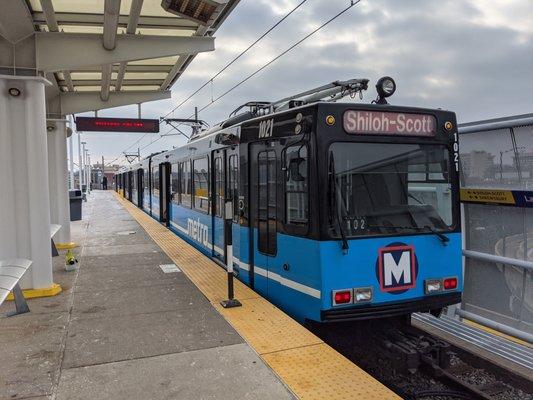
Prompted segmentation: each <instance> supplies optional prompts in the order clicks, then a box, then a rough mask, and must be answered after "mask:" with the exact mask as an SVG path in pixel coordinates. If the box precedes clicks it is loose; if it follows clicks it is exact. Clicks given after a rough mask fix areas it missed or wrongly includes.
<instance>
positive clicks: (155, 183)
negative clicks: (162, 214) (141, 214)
mask: <svg viewBox="0 0 533 400" xmlns="http://www.w3.org/2000/svg"><path fill="white" fill-rule="evenodd" d="M152 195H153V196H156V197H157V198H159V166H157V167H153V168H152Z"/></svg>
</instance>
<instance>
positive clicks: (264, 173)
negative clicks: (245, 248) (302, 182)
mask: <svg viewBox="0 0 533 400" xmlns="http://www.w3.org/2000/svg"><path fill="white" fill-rule="evenodd" d="M257 164H258V167H259V171H258V179H257V189H258V202H257V211H258V213H257V214H258V215H257V225H258V246H257V247H258V250H259V251H260V252H261V253H265V254H269V255H275V254H276V252H277V241H276V218H277V215H276V208H277V204H276V153H275V152H274V151H272V150H268V151H262V152H260V153H259V154H258V158H257Z"/></svg>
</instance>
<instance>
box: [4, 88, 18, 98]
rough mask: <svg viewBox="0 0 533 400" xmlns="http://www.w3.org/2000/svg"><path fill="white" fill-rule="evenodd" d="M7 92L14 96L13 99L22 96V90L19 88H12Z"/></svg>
mask: <svg viewBox="0 0 533 400" xmlns="http://www.w3.org/2000/svg"><path fill="white" fill-rule="evenodd" d="M7 92H8V93H9V95H10V96H13V97H19V96H20V93H21V91H20V89H19V88H17V87H10V88H9V89H8V90H7Z"/></svg>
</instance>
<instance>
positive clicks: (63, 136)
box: [47, 119, 72, 246]
mask: <svg viewBox="0 0 533 400" xmlns="http://www.w3.org/2000/svg"><path fill="white" fill-rule="evenodd" d="M47 131H48V134H47V135H48V179H49V188H50V220H51V222H52V224H57V225H61V229H60V230H59V232H58V233H57V236H56V237H55V238H54V241H55V243H56V246H58V245H59V246H70V245H72V243H71V238H70V205H69V196H68V187H67V181H68V178H67V176H68V171H67V120H66V119H61V120H48V121H47Z"/></svg>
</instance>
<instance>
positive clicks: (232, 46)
mask: <svg viewBox="0 0 533 400" xmlns="http://www.w3.org/2000/svg"><path fill="white" fill-rule="evenodd" d="M299 2H300V0H275V1H272V0H241V2H240V4H239V5H238V6H237V8H236V9H235V10H234V12H233V13H232V14H231V15H230V16H229V18H228V19H227V20H226V21H225V22H224V24H223V25H222V27H221V28H220V29H219V30H218V31H217V33H216V41H215V47H216V50H215V51H214V52H209V53H203V54H199V55H198V56H197V57H196V59H195V60H194V62H193V63H192V64H191V65H190V66H189V67H188V68H187V70H186V72H185V73H184V74H183V75H182V76H181V77H180V78H179V80H178V81H177V82H176V83H175V85H174V87H173V88H172V99H171V100H165V101H158V102H152V103H146V104H144V105H143V117H145V118H159V117H160V116H163V115H165V114H166V113H168V112H169V111H170V110H171V109H172V108H173V107H174V106H175V105H177V103H179V102H181V101H182V100H183V99H185V98H186V97H187V96H188V95H189V94H190V93H191V92H193V91H194V90H196V89H197V88H198V87H199V86H200V85H201V84H203V83H204V82H205V81H207V80H209V79H210V78H211V76H212V75H214V74H215V73H216V72H218V71H219V69H220V68H221V67H223V66H224V65H225V64H226V63H227V62H228V61H230V60H231V59H232V58H233V57H235V56H236V55H237V54H238V53H239V52H241V51H242V50H244V49H245V48H246V47H247V46H248V45H249V44H250V43H252V42H253V41H254V40H255V39H256V38H257V37H259V36H260V35H261V34H262V33H263V32H264V31H266V30H267V29H268V28H270V27H271V26H272V25H273V24H274V23H275V22H276V21H277V20H279V19H280V18H281V17H282V16H283V15H285V14H286V13H287V12H288V11H290V9H292V8H293V7H294V6H295V5H296V4H298V3H299ZM348 4H349V1H348V0H308V1H307V2H306V3H305V4H304V5H303V6H302V7H301V8H300V9H298V10H297V11H296V12H295V13H294V14H293V15H291V16H290V17H289V18H288V19H287V20H286V21H285V22H284V23H283V24H282V25H281V26H279V27H278V28H277V29H276V30H275V31H273V32H272V33H271V34H270V35H269V36H267V38H265V39H264V40H263V41H262V42H260V43H259V44H258V45H256V47H254V49H253V50H252V51H250V52H249V53H247V54H246V55H245V56H244V57H243V58H241V59H240V60H239V61H238V62H237V63H236V64H234V65H233V66H232V67H230V68H229V69H228V70H227V71H226V72H225V73H224V74H222V75H221V76H219V77H218V78H217V79H216V80H215V81H214V83H213V85H212V87H211V85H209V86H208V87H206V88H205V89H204V90H203V91H202V92H200V93H199V94H198V95H197V96H195V97H194V98H193V99H191V100H190V101H189V102H188V103H186V104H185V105H184V106H182V107H181V108H179V109H178V110H177V111H176V112H175V114H174V116H175V117H182V118H184V117H189V116H190V115H191V113H192V112H193V111H194V106H198V107H202V106H205V105H206V104H208V103H209V102H210V101H211V96H212V95H213V96H214V97H217V95H219V94H220V93H223V92H224V91H225V90H227V89H228V88H230V87H231V86H232V85H233V84H235V83H236V82H238V81H239V80H241V79H243V78H244V77H245V76H246V75H248V74H249V73H251V72H253V71H254V70H256V69H257V68H259V67H260V66H262V65H263V64H265V63H266V62H268V61H269V60H271V59H272V58H274V57H275V56H276V55H278V54H279V53H280V52H282V51H283V50H285V49H286V48H288V47H289V46H290V45H291V44H292V43H294V42H296V41H297V40H299V39H300V38H301V37H303V36H305V35H306V34H307V33H309V32H310V31H312V30H313V29H315V28H316V27H318V26H319V25H321V24H322V23H323V22H325V21H326V20H328V19H329V18H331V17H332V16H333V15H335V14H336V13H338V12H339V11H340V10H342V9H343V8H344V7H346V6H347V5H348ZM532 21H533V1H532V0H462V1H458V0H447V1H446V0H402V1H398V0H362V1H361V2H360V3H359V4H358V5H356V6H355V7H353V8H352V9H351V10H349V11H348V12H347V13H345V14H344V15H343V16H341V17H340V18H338V19H337V20H336V21H334V22H333V23H332V24H330V25H328V26H327V27H326V28H324V29H323V30H321V31H320V32H319V33H317V34H316V35H315V36H312V37H311V38H310V39H308V40H307V41H306V42H304V43H302V44H301V45H300V46H299V47H297V48H296V49H294V50H292V51H291V52H289V53H288V54H286V55H285V56H284V57H283V58H281V59H280V60H278V61H277V62H275V63H274V64H273V65H272V66H270V67H268V68H267V69H266V70H264V71H263V72H261V73H260V74H258V75H256V76H255V77H254V78H252V79H251V80H250V81H248V82H247V83H246V84H244V85H242V86H241V87H239V88H238V89H236V90H235V91H234V92H232V93H231V94H230V95H228V96H226V97H225V98H223V99H222V100H220V101H218V102H217V103H215V104H213V105H212V106H211V107H209V108H208V109H206V110H205V111H204V112H203V113H201V114H200V118H201V119H204V120H206V121H207V122H209V123H211V124H214V123H216V122H218V121H220V120H223V119H224V118H226V117H227V115H228V114H229V113H230V112H231V111H232V110H233V109H235V108H236V107H237V106H238V105H240V104H242V103H245V102H247V101H251V100H265V101H270V100H276V99H279V98H282V97H285V96H287V95H290V94H292V93H296V92H299V91H304V90H306V89H309V88H312V87H314V86H319V85H322V84H325V83H328V82H331V81H334V80H342V79H350V78H368V79H370V80H371V82H372V89H371V90H369V91H367V92H366V93H365V97H364V99H363V102H365V103H368V102H369V101H371V100H372V99H374V98H375V96H376V94H375V90H374V89H373V86H374V83H375V81H376V80H377V79H378V78H379V77H380V76H383V75H390V76H392V77H393V78H394V79H395V80H396V83H397V91H396V94H395V95H394V96H393V97H392V98H391V100H390V102H391V103H392V104H397V105H412V106H420V107H428V108H437V107H440V108H444V109H449V110H452V111H455V112H456V113H457V118H458V121H459V122H468V121H473V120H478V119H485V118H496V117H501V116H507V115H514V114H523V113H531V112H533V100H532V93H533V23H532ZM358 101H359V100H358ZM87 115H91V114H87ZM99 116H124V117H127V116H128V117H133V118H135V117H136V116H137V107H136V106H128V107H121V108H114V109H109V110H103V111H101V112H99ZM167 130H168V128H167V127H166V126H162V132H163V133H164V132H166V131H167ZM141 136H142V135H140V134H129V133H87V134H83V139H84V140H86V141H87V143H88V145H87V147H88V148H89V149H90V151H91V154H92V156H91V157H92V161H93V162H96V161H97V159H98V160H100V159H101V156H102V155H103V156H104V157H105V159H106V160H107V161H111V160H112V159H114V158H115V157H117V156H118V155H120V154H121V152H122V150H124V149H125V148H126V147H128V146H130V145H131V144H132V143H134V142H135V141H136V140H137V139H139V138H140V137H141ZM158 137H159V136H158V135H157V134H151V135H146V137H145V138H144V139H143V140H142V141H141V142H140V143H139V144H138V145H135V150H136V148H137V147H138V146H139V147H141V148H142V147H145V146H146V145H148V144H149V143H150V142H151V141H152V140H154V139H157V138H158ZM184 142H185V139H184V138H183V137H181V136H170V137H165V138H163V139H161V140H159V141H157V142H156V143H153V144H152V145H150V146H148V147H145V148H144V149H143V150H142V151H141V155H142V156H146V155H148V154H150V153H152V152H155V151H159V150H163V149H170V148H172V146H177V145H180V144H183V143H184ZM131 150H134V148H132V149H131ZM107 161H106V162H107ZM124 162H125V161H124V159H123V158H121V159H120V160H119V163H124Z"/></svg>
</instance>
